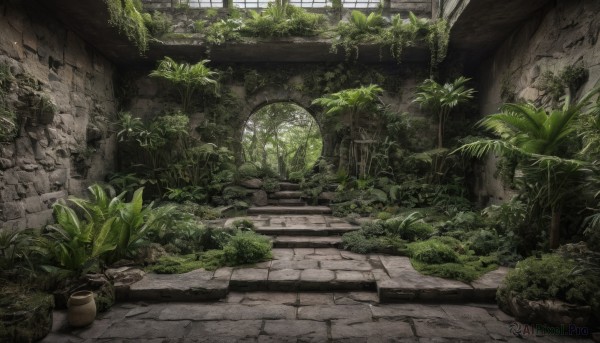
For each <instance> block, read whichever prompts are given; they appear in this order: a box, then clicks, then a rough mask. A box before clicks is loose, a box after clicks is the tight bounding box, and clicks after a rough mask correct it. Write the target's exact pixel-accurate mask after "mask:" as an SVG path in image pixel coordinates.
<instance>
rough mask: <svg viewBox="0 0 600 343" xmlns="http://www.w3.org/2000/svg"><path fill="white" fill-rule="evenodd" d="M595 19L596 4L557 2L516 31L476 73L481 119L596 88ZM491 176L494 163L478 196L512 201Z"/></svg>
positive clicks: (599, 33) (599, 57)
mask: <svg viewBox="0 0 600 343" xmlns="http://www.w3.org/2000/svg"><path fill="white" fill-rule="evenodd" d="M597 13H600V2H598V1H595V0H582V1H568V0H559V1H556V2H551V3H550V4H549V5H548V6H547V7H546V8H544V9H543V10H542V11H541V12H540V13H537V14H536V15H535V16H533V17H532V18H530V19H529V20H528V21H527V22H526V23H524V24H523V25H522V27H520V28H518V29H516V30H515V32H514V33H513V34H511V35H510V36H509V37H508V38H507V39H506V41H505V42H504V43H503V44H502V45H501V46H500V47H499V48H498V49H497V51H496V52H495V53H494V54H493V55H492V56H491V57H490V58H489V59H488V60H487V61H484V63H482V65H481V67H480V72H479V81H480V93H479V99H480V107H481V111H482V115H487V114H491V113H496V112H498V108H499V106H500V105H501V104H502V103H504V102H514V101H529V102H533V103H535V104H537V105H547V106H552V105H556V102H557V100H558V99H560V97H561V96H562V95H564V94H562V93H563V90H564V89H565V86H566V88H572V90H573V93H574V94H573V95H574V96H575V97H577V96H581V95H582V94H584V93H585V92H587V91H588V90H590V89H591V88H593V87H594V86H596V85H598V83H599V82H600V43H599V42H598V39H599V38H600V23H599V22H598V20H597ZM565 83H566V84H565ZM553 102H554V104H553ZM495 171H496V161H495V159H493V158H490V159H489V160H488V161H487V163H486V165H485V166H484V167H483V170H482V175H483V178H482V179H481V180H480V182H479V184H478V185H477V188H478V190H477V193H478V196H479V197H480V198H482V199H487V198H489V200H491V201H493V202H495V201H502V200H504V199H507V198H509V197H510V196H511V193H510V190H507V189H505V187H504V186H503V185H502V183H501V182H500V181H499V180H498V179H497V178H496V177H495V176H494V175H495Z"/></svg>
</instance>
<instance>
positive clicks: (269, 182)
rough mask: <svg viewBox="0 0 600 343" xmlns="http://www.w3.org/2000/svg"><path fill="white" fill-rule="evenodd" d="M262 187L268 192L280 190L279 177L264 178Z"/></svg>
mask: <svg viewBox="0 0 600 343" xmlns="http://www.w3.org/2000/svg"><path fill="white" fill-rule="evenodd" d="M262 189H263V190H264V191H265V192H267V193H274V192H279V190H280V189H281V184H280V183H279V180H278V179H275V178H272V177H267V178H265V179H263V185H262Z"/></svg>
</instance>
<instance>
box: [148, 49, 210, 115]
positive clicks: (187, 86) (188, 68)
mask: <svg viewBox="0 0 600 343" xmlns="http://www.w3.org/2000/svg"><path fill="white" fill-rule="evenodd" d="M208 62H210V61H209V60H202V61H200V62H198V63H196V64H194V65H190V64H187V63H177V62H175V61H174V60H173V59H171V58H170V57H165V58H164V59H163V60H162V61H160V62H159V64H158V67H157V68H156V70H153V71H152V72H151V73H150V76H152V77H159V78H163V79H165V80H167V81H169V82H170V83H172V84H173V85H174V86H175V87H176V88H177V91H178V92H179V95H180V96H181V107H182V111H183V112H185V113H188V111H189V109H190V106H191V104H192V100H193V96H194V93H196V92H198V91H200V90H205V89H211V90H212V91H213V92H216V91H217V90H218V85H219V84H218V82H217V81H216V80H215V78H216V77H217V75H218V73H217V72H214V71H212V70H210V68H208V67H207V66H206V64H207V63H208Z"/></svg>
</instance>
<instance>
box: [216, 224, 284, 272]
mask: <svg viewBox="0 0 600 343" xmlns="http://www.w3.org/2000/svg"><path fill="white" fill-rule="evenodd" d="M223 257H224V259H225V261H226V263H227V264H228V265H238V264H249V263H256V262H261V261H264V260H267V259H269V258H271V257H272V254H271V241H270V240H269V239H268V238H267V237H265V236H261V235H258V234H256V233H254V232H249V231H244V232H239V233H238V234H236V235H235V236H233V237H231V239H230V240H229V242H228V243H227V244H226V245H225V246H224V247H223Z"/></svg>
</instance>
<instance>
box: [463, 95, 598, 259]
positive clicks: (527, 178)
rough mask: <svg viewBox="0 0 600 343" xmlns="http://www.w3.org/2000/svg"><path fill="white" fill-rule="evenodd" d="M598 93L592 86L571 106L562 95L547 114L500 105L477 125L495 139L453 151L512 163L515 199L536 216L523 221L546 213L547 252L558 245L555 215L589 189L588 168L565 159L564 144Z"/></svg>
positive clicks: (567, 150) (521, 106) (567, 152)
mask: <svg viewBox="0 0 600 343" xmlns="http://www.w3.org/2000/svg"><path fill="white" fill-rule="evenodd" d="M599 92H600V87H596V88H594V89H592V90H591V91H589V92H588V93H586V94H585V95H583V96H582V98H581V99H580V100H579V101H578V102H576V103H572V102H571V100H570V97H569V96H567V97H566V99H565V103H564V105H563V107H562V108H560V109H552V110H549V111H548V110H546V109H544V108H540V107H536V106H534V105H532V104H506V105H504V106H503V107H502V110H503V111H502V113H499V114H494V115H491V116H488V117H486V118H484V119H482V121H481V123H480V125H481V126H483V127H485V128H487V129H489V130H491V131H492V132H494V133H495V134H496V135H498V136H500V139H487V140H479V141H476V142H474V143H469V144H465V145H463V146H462V147H461V148H460V149H458V151H461V152H463V153H466V154H468V155H470V156H473V157H477V158H482V157H483V156H484V155H486V154H487V153H489V152H494V153H496V154H498V155H501V156H503V157H504V158H508V159H514V160H516V161H517V162H518V165H517V167H518V168H519V170H520V174H521V176H519V178H518V180H517V181H518V184H519V191H520V193H521V197H522V199H526V200H527V205H528V211H529V214H530V215H535V216H537V218H535V219H533V218H531V219H530V221H529V222H530V223H534V222H542V221H543V220H544V217H545V215H546V214H547V213H548V212H550V213H549V214H550V218H551V221H550V225H549V230H548V232H549V234H548V236H547V237H549V241H548V242H549V247H550V248H556V247H558V245H559V236H560V223H561V213H562V209H563V208H564V207H565V204H566V202H567V201H568V200H569V199H573V198H575V197H577V196H579V195H580V194H582V193H583V190H584V189H586V187H588V185H589V183H588V182H589V180H590V174H591V173H592V171H593V169H594V167H593V165H591V164H590V163H587V162H586V161H582V160H575V159H571V158H569V157H570V156H573V155H574V154H573V152H572V150H571V149H570V148H571V147H572V145H571V144H570V143H571V142H573V139H574V138H575V137H574V136H575V132H576V129H577V125H576V124H577V118H578V117H579V116H580V115H581V114H582V113H585V112H588V111H590V109H589V105H590V103H591V102H592V99H593V98H594V97H595V96H596V95H597V94H598V93H599ZM592 110H593V108H592ZM584 116H585V115H584Z"/></svg>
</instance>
